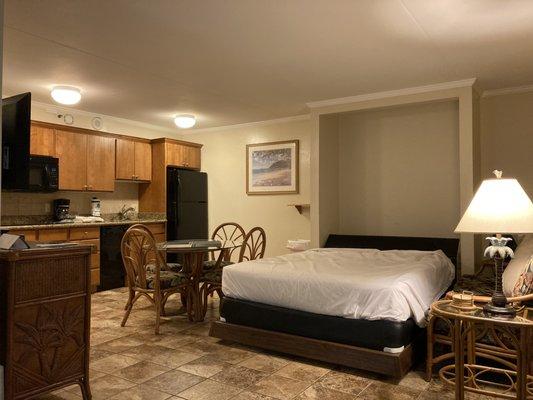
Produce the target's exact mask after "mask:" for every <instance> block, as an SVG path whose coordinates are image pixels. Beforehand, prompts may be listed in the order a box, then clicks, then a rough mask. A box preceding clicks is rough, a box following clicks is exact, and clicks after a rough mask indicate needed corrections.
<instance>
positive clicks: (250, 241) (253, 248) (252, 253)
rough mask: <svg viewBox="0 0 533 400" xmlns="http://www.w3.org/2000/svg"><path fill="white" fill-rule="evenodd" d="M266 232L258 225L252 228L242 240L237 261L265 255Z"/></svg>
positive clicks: (254, 258) (255, 258)
mask: <svg viewBox="0 0 533 400" xmlns="http://www.w3.org/2000/svg"><path fill="white" fill-rule="evenodd" d="M265 249H266V233H265V230H264V229H263V228H261V227H259V226H256V227H255V228H252V229H251V230H250V232H248V233H247V234H246V236H245V238H244V240H243V242H242V246H241V250H240V252H239V262H243V261H251V260H257V259H259V258H263V257H264V256H265Z"/></svg>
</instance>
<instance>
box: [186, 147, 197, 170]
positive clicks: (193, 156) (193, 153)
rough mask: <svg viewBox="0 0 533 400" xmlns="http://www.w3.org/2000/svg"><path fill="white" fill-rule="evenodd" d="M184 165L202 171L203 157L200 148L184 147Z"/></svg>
mask: <svg viewBox="0 0 533 400" xmlns="http://www.w3.org/2000/svg"><path fill="white" fill-rule="evenodd" d="M182 154H183V155H182V158H183V164H184V165H185V167H186V168H190V169H196V170H200V167H201V164H200V160H201V156H200V148H199V147H192V146H182Z"/></svg>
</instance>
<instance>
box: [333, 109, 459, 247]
mask: <svg viewBox="0 0 533 400" xmlns="http://www.w3.org/2000/svg"><path fill="white" fill-rule="evenodd" d="M338 154H339V203H338V204H339V233H343V234H362V235H394V236H425V237H454V236H455V234H454V233H453V230H454V229H455V226H456V225H457V222H458V220H459V217H460V215H459V213H460V205H459V132H458V103H457V102H456V101H454V102H437V103H428V104H415V105H409V106H401V107H395V108H389V109H383V110H373V111H361V112H354V113H347V114H341V115H340V116H339V150H338Z"/></svg>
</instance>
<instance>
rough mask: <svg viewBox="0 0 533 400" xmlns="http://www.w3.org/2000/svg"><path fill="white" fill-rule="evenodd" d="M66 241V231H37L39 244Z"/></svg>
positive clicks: (63, 229)
mask: <svg viewBox="0 0 533 400" xmlns="http://www.w3.org/2000/svg"><path fill="white" fill-rule="evenodd" d="M61 240H68V229H67V228H59V229H39V242H53V241H61Z"/></svg>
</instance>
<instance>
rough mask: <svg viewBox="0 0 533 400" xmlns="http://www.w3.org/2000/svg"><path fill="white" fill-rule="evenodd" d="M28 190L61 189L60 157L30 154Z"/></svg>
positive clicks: (45, 190)
mask: <svg viewBox="0 0 533 400" xmlns="http://www.w3.org/2000/svg"><path fill="white" fill-rule="evenodd" d="M27 190H28V191H30V192H56V191H57V190H59V159H58V158H55V157H46V156H33V155H30V163H29V177H28V189H27Z"/></svg>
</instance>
